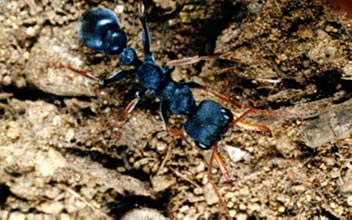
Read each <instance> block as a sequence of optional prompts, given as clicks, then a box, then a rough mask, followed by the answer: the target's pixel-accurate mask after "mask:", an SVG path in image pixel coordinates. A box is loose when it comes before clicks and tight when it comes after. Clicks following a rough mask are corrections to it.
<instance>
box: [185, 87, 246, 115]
mask: <svg viewBox="0 0 352 220" xmlns="http://www.w3.org/2000/svg"><path fill="white" fill-rule="evenodd" d="M184 84H186V85H187V86H188V87H190V88H191V89H203V90H204V91H206V92H208V93H210V94H212V95H214V96H216V97H218V98H220V99H221V100H223V101H226V102H229V103H231V104H233V105H234V106H236V107H237V108H239V109H241V108H243V106H242V105H241V104H240V103H238V102H236V101H235V100H233V99H232V98H230V97H229V96H226V95H224V94H221V93H219V92H217V91H215V90H214V89H212V88H210V87H209V86H205V85H202V84H200V83H198V82H194V81H189V82H186V83H184Z"/></svg>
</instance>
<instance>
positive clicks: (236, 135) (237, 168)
mask: <svg viewBox="0 0 352 220" xmlns="http://www.w3.org/2000/svg"><path fill="white" fill-rule="evenodd" d="M145 5H146V11H147V14H148V22H149V27H150V30H151V33H152V39H153V41H152V51H153V53H154V55H155V58H156V60H157V62H158V63H159V64H161V63H163V62H167V61H169V60H172V59H178V58H183V57H189V56H195V55H207V54H215V53H219V54H223V55H226V56H229V57H234V58H236V59H238V60H239V61H238V63H235V64H234V63H230V62H227V61H208V62H201V63H198V64H193V65H189V66H182V67H177V68H176V70H175V72H174V73H173V78H174V79H175V80H177V81H188V80H195V81H198V82H202V83H204V84H207V85H209V86H211V87H212V88H214V89H216V90H217V91H219V92H221V93H223V94H227V95H229V96H230V97H232V98H233V99H235V100H238V101H239V102H241V103H243V104H245V105H247V106H252V107H255V108H259V109H265V110H279V111H281V113H280V114H277V115H254V116H251V117H248V118H246V119H245V121H249V122H252V123H258V124H263V125H266V126H268V127H269V128H270V129H271V130H272V133H273V134H272V135H271V136H270V135H267V134H264V133H256V132H250V131H246V130H243V129H241V128H234V129H232V130H231V132H229V134H228V135H227V136H226V138H225V139H224V140H223V141H222V142H221V144H220V153H221V155H222V156H223V157H224V159H225V161H226V164H227V166H228V169H229V171H230V174H231V175H232V176H233V177H234V178H235V181H234V182H233V183H227V182H226V181H225V178H224V177H223V176H222V175H221V172H220V170H219V169H218V167H217V166H215V167H214V173H213V177H214V179H215V181H216V183H217V184H218V186H219V188H220V192H221V194H222V196H223V198H224V199H225V201H226V204H227V206H228V208H229V210H230V213H231V215H232V216H233V217H234V218H237V219H351V218H352V154H351V152H352V151H351V147H352V139H351V131H352V113H351V112H352V107H351V106H352V99H351V94H352V93H351V92H352V84H351V82H352V81H351V80H352V53H351V48H352V43H351V42H352V36H351V33H352V21H351V19H349V18H347V17H345V16H343V14H341V13H339V12H337V11H335V10H333V9H332V7H331V6H330V5H328V4H327V3H326V2H324V1H285V0H269V1H250V0H245V1H239V0H238V1H236V0H233V1H230V0H225V1H197V0H183V1H170V0H167V1H166V0H165V1H161V0H153V1H151V0H149V1H145ZM96 6H101V7H107V8H110V9H113V10H115V12H116V13H117V14H118V17H119V18H120V20H121V23H122V26H123V30H124V31H125V32H126V33H127V36H128V38H129V43H128V44H129V45H130V46H132V47H134V48H136V50H137V51H138V53H139V55H140V56H142V46H141V40H140V32H141V26H140V23H139V22H138V20H137V19H136V12H137V9H136V5H135V4H134V1H131V0H130V1H127V0H125V1H121V0H116V1H114V3H109V2H108V1H99V0H95V1H83V0H82V1H64V0H53V1H47V0H44V1H34V0H27V1H11V0H10V1H5V0H0V27H1V35H0V54H1V56H0V82H1V84H0V219H56V218H57V219H111V218H115V219H121V218H123V219H165V218H169V219H223V218H224V217H225V216H224V214H223V212H222V209H221V208H220V207H219V205H218V202H217V197H216V196H215V194H214V192H213V190H212V188H211V187H210V185H209V184H208V181H207V169H208V159H209V156H210V151H202V150H200V149H198V148H197V147H196V146H194V144H193V143H191V141H187V142H183V141H181V140H179V139H178V138H175V137H172V136H170V135H168V134H167V132H166V131H165V130H164V128H163V124H162V122H161V119H160V116H159V109H158V108H159V106H158V100H154V99H152V98H146V99H145V100H143V101H142V102H141V103H140V104H139V105H138V106H137V108H136V109H135V110H134V111H133V112H132V113H131V114H130V115H129V117H128V119H127V120H126V122H124V123H123V124H122V125H121V126H120V131H121V132H122V136H121V139H120V140H118V141H116V139H115V136H114V133H113V131H112V128H113V127H114V124H115V123H116V120H117V117H118V115H119V113H120V112H121V110H122V109H123V107H124V106H126V105H127V104H128V102H129V101H130V100H131V99H133V97H134V93H135V91H137V90H138V89H139V85H138V83H137V82H135V81H134V80H133V79H126V80H121V81H119V82H117V83H116V84H115V85H113V86H109V87H104V88H99V86H97V85H95V84H94V82H92V81H90V80H88V79H86V78H83V77H81V76H79V75H78V74H76V73H74V72H72V71H70V70H67V69H56V68H50V67H47V66H46V64H45V62H47V61H50V62H54V63H55V62H56V63H59V62H62V63H67V64H70V65H72V66H74V67H76V68H79V69H84V70H88V71H90V72H91V73H92V74H94V75H95V76H97V77H101V78H103V77H107V76H108V75H109V73H112V72H113V71H114V70H116V69H119V68H121V67H122V66H121V64H120V63H119V58H118V57H108V56H105V55H104V54H99V53H95V52H94V51H91V50H89V49H88V48H86V47H83V46H82V44H80V42H79V41H78V39H77V33H76V23H77V20H78V18H79V15H80V14H81V13H82V12H83V11H85V10H87V9H89V8H92V7H96ZM195 96H196V98H197V100H198V101H199V100H202V99H205V98H210V99H214V100H217V101H219V102H221V100H218V99H216V98H215V97H214V96H211V95H210V94H206V93H204V92H201V91H195ZM222 104H223V105H224V106H227V107H228V108H230V109H231V110H232V111H233V112H234V113H236V114H238V113H240V111H239V110H238V109H236V108H235V107H234V106H231V105H229V104H227V103H224V102H222ZM311 113H312V114H313V113H315V114H316V115H315V117H307V116H310V115H309V114H311ZM297 115H298V116H299V117H296V116H297ZM183 120H184V119H183V118H178V117H172V118H171V124H172V125H175V127H177V126H180V125H182V121H183Z"/></svg>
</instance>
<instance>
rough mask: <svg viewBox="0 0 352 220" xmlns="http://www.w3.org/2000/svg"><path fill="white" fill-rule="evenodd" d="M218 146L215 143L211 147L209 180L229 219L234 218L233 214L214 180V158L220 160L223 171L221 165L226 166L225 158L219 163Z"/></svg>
mask: <svg viewBox="0 0 352 220" xmlns="http://www.w3.org/2000/svg"><path fill="white" fill-rule="evenodd" d="M217 148H218V144H215V145H214V146H213V147H212V148H211V156H210V161H209V166H208V181H209V183H210V184H211V186H212V187H213V190H214V192H215V194H216V196H217V197H218V200H219V204H220V206H221V207H222V208H223V209H224V212H225V215H226V217H227V218H228V219H232V218H231V215H230V212H229V209H228V208H227V206H226V204H225V202H224V200H223V199H222V196H221V194H220V191H219V188H218V186H217V185H216V183H215V182H214V180H213V177H212V171H213V161H214V158H215V160H216V161H217V162H218V164H219V166H220V169H221V171H223V170H222V168H221V167H225V166H224V162H223V160H222V159H221V161H222V162H221V163H219V161H218V159H217V158H218V157H219V156H220V155H219V154H218V153H217V152H216V150H217ZM224 169H225V170H226V173H227V175H228V172H227V169H226V168H224Z"/></svg>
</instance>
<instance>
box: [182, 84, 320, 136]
mask: <svg viewBox="0 0 352 220" xmlns="http://www.w3.org/2000/svg"><path fill="white" fill-rule="evenodd" d="M184 84H186V85H187V86H188V87H190V88H192V89H202V90H204V91H206V92H208V93H210V94H212V95H214V96H216V97H218V98H219V99H221V100H223V101H225V102H228V103H230V104H232V105H234V106H236V107H237V108H239V109H242V108H244V107H245V106H243V105H241V104H240V103H239V102H237V101H235V100H234V99H232V98H231V97H229V96H227V95H224V94H221V93H219V92H217V91H216V90H214V89H212V88H211V87H209V86H205V85H203V84H201V83H198V82H194V81H189V82H186V83H184ZM251 109H252V110H251V113H252V114H263V115H278V116H291V117H300V118H307V117H314V116H315V115H314V114H315V112H313V113H308V114H305V113H303V114H297V113H291V112H285V111H277V110H276V111H270V110H262V109H255V108H251ZM238 125H239V126H240V127H244V128H247V129H248V130H259V131H263V129H261V128H259V129H256V128H255V127H260V126H256V125H252V124H249V123H242V122H239V123H238ZM241 125H242V126H241ZM251 127H252V128H251ZM264 131H265V129H264Z"/></svg>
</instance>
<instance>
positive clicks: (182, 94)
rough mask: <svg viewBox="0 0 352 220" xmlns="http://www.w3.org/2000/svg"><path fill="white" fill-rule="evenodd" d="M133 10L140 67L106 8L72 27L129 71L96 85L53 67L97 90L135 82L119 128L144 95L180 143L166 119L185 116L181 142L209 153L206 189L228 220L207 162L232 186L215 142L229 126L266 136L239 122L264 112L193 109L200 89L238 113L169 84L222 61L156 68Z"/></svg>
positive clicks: (204, 104)
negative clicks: (155, 102) (178, 70)
mask: <svg viewBox="0 0 352 220" xmlns="http://www.w3.org/2000/svg"><path fill="white" fill-rule="evenodd" d="M138 9H139V14H138V19H139V20H140V22H141V24H142V44H143V48H144V59H143V61H141V60H140V59H139V58H138V57H137V54H136V51H135V50H134V49H133V48H130V47H127V37H126V34H125V32H124V31H123V30H121V26H120V22H119V19H118V18H117V16H116V15H115V13H114V12H113V11H111V10H109V9H106V8H93V9H90V10H87V11H85V12H84V13H83V14H82V15H81V17H80V19H79V21H78V36H79V39H80V41H81V42H83V43H84V44H85V45H86V46H87V47H88V48H90V49H93V50H95V51H99V52H104V53H105V54H107V55H119V56H120V59H121V61H122V63H123V64H124V65H127V66H131V67H133V68H132V69H130V70H123V69H120V70H118V71H116V72H114V73H112V74H111V75H110V76H109V77H108V78H107V79H103V80H101V79H98V78H96V77H95V76H93V75H91V74H89V73H88V72H86V71H81V70H77V69H75V68H74V67H72V66H69V65H66V66H65V65H63V64H59V65H58V66H56V67H59V68H68V69H70V70H72V71H74V72H77V73H79V74H81V75H82V76H85V77H87V78H89V79H91V80H94V81H96V82H98V83H99V85H101V86H104V85H107V84H110V83H113V82H116V81H118V80H121V79H123V78H125V77H127V76H129V77H134V78H136V79H137V80H138V82H139V83H140V84H141V86H142V88H143V89H142V91H140V92H137V93H136V97H135V99H133V100H132V101H131V102H130V104H128V106H127V107H126V108H125V109H124V110H123V111H122V113H121V115H120V116H119V118H118V121H119V122H122V121H123V120H124V119H125V118H126V116H127V115H128V114H129V113H130V112H131V111H132V110H133V109H134V108H135V106H136V105H137V103H138V102H139V101H140V99H141V97H142V96H143V95H145V94H150V95H152V96H155V97H157V98H158V99H159V101H160V115H161V119H162V121H163V123H164V125H165V128H166V130H167V131H168V132H169V133H172V134H175V135H178V136H181V137H182V138H185V136H184V135H183V132H182V130H181V131H180V130H178V131H176V130H172V129H170V127H169V120H168V119H169V116H170V115H183V116H185V117H186V121H185V123H184V126H183V128H184V131H185V133H186V134H187V136H188V137H190V138H191V139H192V140H193V141H194V142H195V144H196V145H197V146H198V147H199V148H201V149H203V150H209V149H211V157H210V162H209V167H208V181H209V182H210V184H211V185H212V187H213V189H214V191H215V193H216V195H217V197H218V200H219V204H220V205H221V206H222V207H223V209H224V211H225V214H226V216H227V218H228V219H231V215H230V213H229V210H228V209H227V206H226V204H225V202H224V200H223V199H222V197H221V195H220V192H219V190H218V187H217V185H216V184H215V182H214V180H213V179H212V175H211V173H212V166H213V160H214V159H215V161H216V162H217V163H218V165H219V167H220V170H221V172H222V173H223V175H224V176H225V178H226V179H227V180H228V181H229V182H232V181H233V179H232V177H231V175H230V174H229V172H228V171H227V168H226V165H225V162H224V160H223V159H222V158H221V156H220V155H219V153H217V148H218V142H219V141H221V140H222V138H223V137H224V136H225V134H226V133H227V132H228V130H229V129H231V128H232V127H234V126H240V127H244V128H246V129H250V130H256V131H263V132H268V133H270V134H271V131H270V129H269V128H267V127H265V126H261V125H254V124H249V123H245V122H243V121H241V120H242V119H243V118H245V117H246V116H247V115H248V114H249V113H269V111H265V110H257V109H254V108H248V109H246V110H245V111H244V112H243V113H242V114H240V115H239V116H238V117H234V115H233V114H232V112H231V111H230V110H229V109H227V108H225V107H223V106H221V105H220V104H219V103H217V102H215V101H212V100H203V101H201V102H200V103H199V104H197V103H196V101H195V98H194V96H193V93H192V89H203V90H205V91H207V92H209V93H211V94H213V95H215V96H217V97H218V98H220V99H222V100H224V101H227V102H230V103H232V104H234V105H235V106H236V107H238V108H240V109H243V106H242V105H241V104H239V103H237V102H235V101H234V100H232V99H231V98H229V97H227V96H225V95H222V94H220V93H218V92H216V91H214V90H212V89H211V88H209V87H208V86H204V85H202V84H200V83H197V82H194V81H189V82H184V83H180V82H176V81H174V80H173V79H172V77H171V73H172V72H173V71H174V69H175V66H176V65H185V64H190V63H195V62H198V61H199V60H206V59H222V56H219V55H215V56H209V57H208V56H203V57H191V58H185V59H181V60H177V61H170V62H169V63H168V64H163V65H161V66H159V65H157V64H156V63H155V59H154V56H153V54H152V52H151V51H150V45H151V35H150V32H149V29H148V26H147V19H146V15H145V13H144V5H143V3H142V2H139V3H138ZM49 65H50V64H49ZM53 66H54V65H53ZM269 114H271V113H269ZM115 130H116V134H117V136H118V137H117V138H119V132H118V128H117V127H116V128H115Z"/></svg>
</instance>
